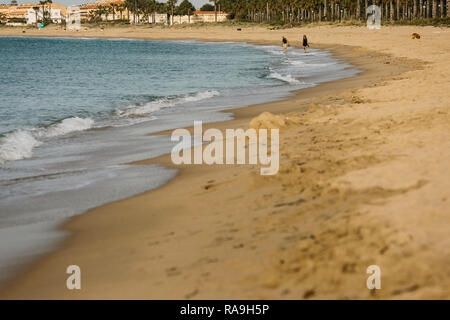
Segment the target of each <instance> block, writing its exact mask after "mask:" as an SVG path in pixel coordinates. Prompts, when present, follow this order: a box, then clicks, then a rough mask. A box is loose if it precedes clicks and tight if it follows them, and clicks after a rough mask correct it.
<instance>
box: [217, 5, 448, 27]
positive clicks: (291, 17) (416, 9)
mask: <svg viewBox="0 0 450 320" xmlns="http://www.w3.org/2000/svg"><path fill="white" fill-rule="evenodd" d="M216 2H217V3H220V4H221V6H222V8H223V9H224V10H225V11H226V12H229V13H230V14H231V16H233V17H237V18H240V19H247V20H251V21H255V22H264V21H265V22H267V21H272V20H281V21H283V22H300V21H324V20H326V21H336V20H348V19H356V20H361V19H363V18H364V19H365V17H366V12H367V8H368V7H369V6H370V5H372V4H374V5H377V6H378V7H379V8H380V15H381V17H382V19H384V20H391V21H394V20H414V19H427V18H443V17H450V0H372V1H369V0H218V1H216Z"/></svg>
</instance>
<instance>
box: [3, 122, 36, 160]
mask: <svg viewBox="0 0 450 320" xmlns="http://www.w3.org/2000/svg"><path fill="white" fill-rule="evenodd" d="M40 144H41V142H40V141H38V140H36V138H35V137H33V135H32V134H31V133H30V132H29V131H26V130H16V131H13V132H11V133H8V134H6V135H5V136H4V137H2V138H1V139H0V164H2V163H4V162H6V161H15V160H20V159H24V158H29V157H31V155H32V154H33V149H34V148H35V147H37V146H38V145H40Z"/></svg>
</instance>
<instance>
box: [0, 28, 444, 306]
mask: <svg viewBox="0 0 450 320" xmlns="http://www.w3.org/2000/svg"><path fill="white" fill-rule="evenodd" d="M413 32H418V33H419V34H420V35H421V39H420V40H412V39H411V34H412V33H413ZM68 33H69V32H65V31H62V30H56V29H44V30H41V31H35V30H27V31H26V35H27V36H30V35H39V36H61V35H64V36H66V35H67V34H68ZM15 34H22V33H21V32H20V30H16V29H13V28H2V29H0V35H15ZM303 34H307V35H308V38H309V40H310V44H311V46H312V47H319V48H324V49H328V50H331V51H332V52H333V53H334V54H335V55H336V56H337V57H339V58H342V59H346V60H348V61H349V62H350V63H352V64H354V65H355V66H356V67H357V68H360V69H363V70H366V71H365V72H363V73H362V74H360V75H358V76H357V77H355V78H351V79H344V80H339V81H336V82H330V83H326V84H321V85H319V86H317V87H314V88H309V89H305V90H301V91H299V92H298V93H297V94H296V95H295V96H293V97H291V98H289V99H287V100H284V101H280V102H275V103H267V104H262V105H258V106H251V107H247V108H242V109H237V110H236V111H235V115H236V120H234V121H230V122H224V123H218V124H213V125H212V126H214V127H218V128H221V129H224V128H237V127H242V128H247V127H248V126H249V123H250V121H251V119H252V118H254V117H256V116H258V115H259V114H260V113H262V112H264V111H269V112H271V113H273V114H279V116H280V117H281V118H282V119H283V120H284V125H282V126H281V127H280V171H279V173H278V174H277V175H274V176H260V175H259V168H258V167H256V166H232V165H227V166H225V165H214V166H205V165H197V166H184V167H182V168H180V172H179V174H178V176H177V177H176V178H175V179H173V180H172V181H170V182H169V183H168V184H167V185H165V186H163V187H161V188H159V189H157V190H154V191H150V192H147V193H144V194H141V195H138V196H135V197H132V198H130V199H127V200H122V201H118V202H114V203H111V204H107V205H105V206H102V207H99V208H96V209H94V210H90V211H89V212H87V213H86V214H83V215H80V216H77V217H75V218H73V219H71V220H70V221H69V222H68V223H66V224H65V225H64V226H63V228H64V229H66V230H69V231H72V232H73V235H72V236H71V237H69V238H68V239H67V241H65V242H64V243H63V244H62V246H61V248H60V249H58V250H57V251H56V252H54V253H51V254H48V255H46V256H44V257H43V258H42V259H40V260H39V261H37V262H35V263H34V264H32V265H31V266H28V267H26V268H24V270H22V271H21V272H20V274H19V275H18V277H17V278H16V279H13V280H12V281H11V282H10V283H8V284H7V285H6V286H5V287H4V288H3V290H2V291H1V292H0V298H2V299H11V298H26V299H28V298H33V299H47V298H57V299H78V298H83V299H91V298H106V299H113V298H125V299H132V298H137V299H147V298H149V299H166V298H170V299H185V298H187V299H212V298H214V299H217V298H219V299H222V298H227V299H303V298H309V299H319V298H326V299H372V298H374V299H377V298H389V299H419V298H420V299H431V298H437V299H442V298H445V299H448V298H450V289H449V288H450V268H449V265H450V237H449V230H450V206H449V204H450V167H449V162H450V113H449V112H450V31H449V29H440V28H433V27H383V28H382V29H381V30H367V29H366V28H363V27H332V26H321V27H307V28H295V29H286V30H276V31H270V30H267V29H264V28H256V27H255V28H248V29H246V28H244V29H243V30H242V31H240V32H239V31H236V28H235V27H225V26H221V27H212V26H211V27H207V28H206V27H203V28H173V29H167V28H151V29H144V28H132V27H130V28H115V29H114V28H111V29H109V28H107V29H105V31H100V30H98V29H97V30H88V31H80V32H76V33H75V32H72V33H70V35H73V36H83V37H84V36H104V37H133V38H144V39H200V40H213V41H251V42H254V43H272V44H279V43H280V39H281V36H282V35H285V36H286V37H287V38H288V39H289V40H290V42H291V44H294V40H298V41H299V40H300V38H301V36H302V35H303ZM298 41H297V42H298ZM280 48H281V47H280ZM280 50H281V49H280ZM270 117H271V116H268V118H269V119H270ZM269 122H270V121H269ZM265 123H268V122H267V121H266V122H264V121H262V122H261V125H262V126H264V125H265ZM209 126H210V125H209ZM206 127H208V126H206ZM142 163H163V164H166V165H169V166H170V165H171V164H170V158H169V157H167V156H165V157H161V158H157V159H151V160H146V161H143V162H142ZM70 264H77V265H79V266H80V267H81V270H82V290H73V291H69V290H67V289H66V287H65V283H66V278H67V276H68V275H67V274H66V273H65V270H66V268H67V266H68V265H70ZM373 264H375V265H378V266H380V268H381V287H382V289H381V290H376V291H374V290H368V289H367V288H366V279H367V277H368V274H366V268H367V267H368V266H369V265H373Z"/></svg>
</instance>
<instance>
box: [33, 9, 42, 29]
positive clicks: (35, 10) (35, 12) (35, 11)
mask: <svg viewBox="0 0 450 320" xmlns="http://www.w3.org/2000/svg"><path fill="white" fill-rule="evenodd" d="M33 10H34V16H35V18H36V27H37V25H38V13H39V11H40V10H41V8H39V7H37V6H36V7H33Z"/></svg>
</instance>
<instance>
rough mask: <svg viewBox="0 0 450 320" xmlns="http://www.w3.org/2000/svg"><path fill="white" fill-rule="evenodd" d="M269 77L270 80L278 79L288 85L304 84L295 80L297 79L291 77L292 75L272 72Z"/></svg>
mask: <svg viewBox="0 0 450 320" xmlns="http://www.w3.org/2000/svg"><path fill="white" fill-rule="evenodd" d="M267 77H268V78H274V79H278V80H281V81H284V82H287V83H289V84H300V83H302V82H301V81H299V80H297V79H295V78H294V77H293V76H292V75H290V74H286V75H282V74H279V73H278V72H276V71H272V72H271V73H270V74H269V75H268V76H267Z"/></svg>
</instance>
